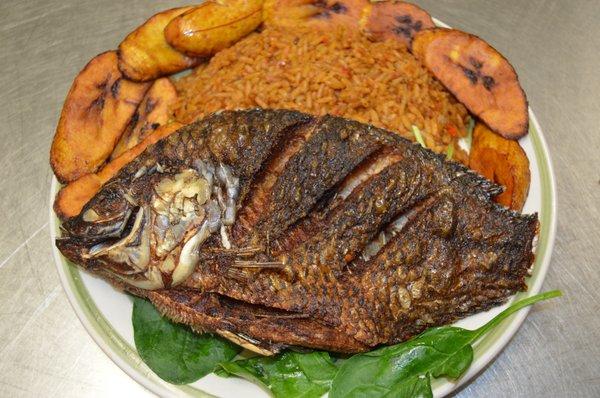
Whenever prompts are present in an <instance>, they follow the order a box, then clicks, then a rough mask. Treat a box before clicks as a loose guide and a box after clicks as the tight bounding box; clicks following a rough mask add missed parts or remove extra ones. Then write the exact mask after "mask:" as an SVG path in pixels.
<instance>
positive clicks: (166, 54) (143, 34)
mask: <svg viewBox="0 0 600 398" xmlns="http://www.w3.org/2000/svg"><path fill="white" fill-rule="evenodd" d="M191 9H193V7H181V8H173V9H171V10H167V11H163V12H159V13H158V14H156V15H154V16H152V17H151V18H150V19H148V20H147V21H146V22H144V23H143V24H142V25H141V26H140V27H138V28H137V29H136V30H134V31H133V32H131V33H130V34H129V35H128V36H127V37H126V38H125V40H123V41H122V42H121V44H119V68H120V69H121V72H123V74H124V75H125V76H127V78H128V79H131V80H135V81H148V80H154V79H156V78H158V77H161V76H166V75H170V74H172V73H176V72H180V71H182V70H185V69H188V68H191V67H193V66H196V65H198V64H199V63H200V62H201V61H202V59H200V58H194V57H188V56H187V55H185V54H182V53H180V52H179V51H177V50H175V49H174V48H173V47H171V46H170V45H169V43H167V40H166V39H165V35H164V29H165V26H167V25H168V24H169V22H171V21H172V20H173V18H175V17H177V16H179V15H181V14H183V13H184V12H186V11H189V10H191Z"/></svg>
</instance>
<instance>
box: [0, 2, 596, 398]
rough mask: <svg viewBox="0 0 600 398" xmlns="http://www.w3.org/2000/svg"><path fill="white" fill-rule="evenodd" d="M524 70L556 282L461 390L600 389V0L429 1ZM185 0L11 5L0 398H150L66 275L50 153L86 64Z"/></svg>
mask: <svg viewBox="0 0 600 398" xmlns="http://www.w3.org/2000/svg"><path fill="white" fill-rule="evenodd" d="M416 2H417V3H418V4H420V5H421V6H422V7H423V8H425V9H426V10H428V11H429V12H430V13H431V14H432V15H433V16H435V17H437V18H439V19H441V20H442V21H444V22H446V23H448V24H450V25H451V26H453V27H456V28H459V29H462V30H465V31H467V32H472V33H474V34H477V35H479V36H481V37H482V38H484V39H485V40H487V41H488V42H489V43H491V44H492V45H493V46H495V47H496V48H497V49H499V50H500V51H501V52H502V53H503V54H504V55H505V56H506V57H507V58H508V59H509V60H511V62H512V64H513V65H514V66H515V68H516V70H517V71H518V73H519V76H520V79H521V82H522V84H523V86H524V88H525V90H526V92H527V94H528V97H529V100H530V105H531V106H532V108H533V109H534V111H535V113H536V115H537V117H538V119H539V121H540V123H541V125H542V128H543V130H544V132H545V134H546V139H547V140H548V144H549V147H550V151H551V155H552V159H553V164H554V169H555V172H556V177H557V184H558V230H557V239H556V246H555V248H554V254H553V256H552V263H551V266H550V270H549V272H548V275H547V278H546V281H545V283H544V287H543V289H544V290H549V289H561V290H563V292H564V293H565V296H564V297H563V298H562V299H560V301H559V302H558V303H559V304H557V301H553V302H551V303H550V302H549V303H542V304H540V305H536V306H535V307H534V308H533V309H532V311H531V312H530V314H529V316H528V318H527V319H526V321H525V323H524V324H523V326H522V327H521V329H520V330H519V331H518V332H517V334H516V335H515V337H514V338H513V340H512V341H511V342H510V344H509V345H508V346H507V347H506V349H505V350H504V351H503V352H502V353H501V354H500V355H499V356H498V358H497V359H496V360H495V361H494V362H493V363H492V364H491V365H490V366H489V367H488V368H487V369H486V370H484V371H483V372H482V373H481V374H480V375H479V377H478V378H477V379H475V380H473V381H472V382H471V383H470V384H469V385H467V386H466V387H465V388H463V389H462V390H461V391H460V392H458V393H457V395H458V396H460V397H479V396H487V397H506V396H510V397H531V396H544V397H562V396H569V397H592V396H600V344H598V341H600V316H599V315H598V314H599V313H600V95H599V92H600V66H599V65H600V22H599V17H600V1H597V0H587V1H586V0H579V1H558V0H529V1H519V0H505V1H477V0H421V1H416ZM182 4H186V3H184V2H182V1H142V0H134V1H114V0H93V1H92V0H44V1H42V0H3V1H1V2H0V54H1V55H0V88H1V89H2V90H1V92H0V166H1V167H0V192H1V193H0V220H2V222H0V286H2V290H1V291H0V375H1V376H0V396H11V397H12V396H56V397H71V396H72V397H79V396H113V395H119V396H120V395H124V396H130V397H134V396H136V397H137V396H150V395H151V394H150V393H149V392H147V391H146V390H145V389H144V388H143V387H141V386H140V385H138V384H137V383H136V382H135V381H134V380H132V379H130V378H129V377H128V376H127V375H126V374H125V373H124V372H123V371H121V370H120V369H119V368H118V367H117V366H116V365H115V364H113V363H112V362H111V360H110V359H109V358H108V357H107V356H106V355H105V354H104V353H103V352H102V351H101V350H100V349H99V348H98V346H96V344H95V343H94V342H93V340H92V339H91V337H89V335H88V334H87V333H86V331H85V330H84V328H83V326H82V325H81V324H80V322H79V320H78V319H77V317H76V316H75V313H74V312H73V310H72V309H71V306H70V305H69V303H68V301H67V298H66V296H65V293H64V292H63V289H62V287H61V285H60V282H59V280H58V275H57V273H56V270H55V267H54V261H53V259H52V254H51V243H50V237H49V227H48V205H49V187H50V180H51V176H52V172H51V170H50V168H49V166H48V150H49V146H50V142H51V139H52V135H53V133H54V128H55V126H56V123H57V120H58V116H59V112H60V108H61V105H62V102H63V100H64V98H65V95H66V92H67V90H68V89H69V87H70V85H71V82H72V80H73V78H74V77H75V75H76V74H77V72H78V71H79V70H80V69H81V68H82V67H83V66H84V65H85V64H86V63H87V62H88V61H89V59H91V58H92V57H93V56H94V55H95V54H97V53H100V52H102V51H105V50H107V49H111V48H115V47H116V46H117V45H118V43H119V42H120V40H121V39H122V38H123V37H124V36H125V34H126V33H127V32H129V31H131V30H132V29H133V28H135V27H136V26H137V25H139V24H140V23H141V22H142V21H144V20H145V19H146V18H147V17H149V16H150V15H152V14H153V13H154V12H156V11H159V10H163V9H166V8H171V7H174V6H177V5H182Z"/></svg>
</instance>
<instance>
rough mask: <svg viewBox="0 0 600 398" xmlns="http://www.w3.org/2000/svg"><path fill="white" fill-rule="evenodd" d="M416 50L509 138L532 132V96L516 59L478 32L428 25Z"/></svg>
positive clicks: (454, 90) (415, 43) (473, 108)
mask: <svg viewBox="0 0 600 398" xmlns="http://www.w3.org/2000/svg"><path fill="white" fill-rule="evenodd" d="M412 52H413V55H415V56H416V57H417V58H418V59H420V60H421V62H423V64H424V65H425V66H426V67H427V68H428V69H429V70H430V71H431V72H432V73H433V75H434V76H435V77H436V78H437V79H438V80H440V82H442V84H443V85H444V86H446V88H447V89H448V90H449V91H450V92H452V94H454V95H455V96H456V98H457V99H458V100H459V101H460V102H462V103H463V104H464V105H465V106H466V107H467V108H468V109H469V110H470V111H471V112H472V113H473V114H475V115H477V116H478V117H479V118H480V119H481V120H482V121H483V122H485V123H486V124H487V125H488V127H490V128H491V129H492V130H493V131H495V132H496V133H498V134H500V135H501V136H503V137H504V138H508V139H511V140H517V139H519V138H521V137H523V136H524V135H526V134H527V131H528V129H529V116H528V107H527V98H526V96H525V92H524V91H523V89H522V88H521V85H520V84H519V78H518V76H517V74H516V72H515V70H514V68H513V67H512V65H511V64H510V63H509V62H508V61H507V60H506V58H504V57H503V56H502V54H500V53H499V52H498V51H496V49H494V48H493V47H491V46H490V45H489V44H487V43H486V42H485V41H483V40H482V39H480V38H479V37H477V36H473V35H471V34H468V33H465V32H461V31H458V30H455V29H439V28H436V29H432V30H422V31H421V32H418V33H416V34H415V36H414V38H413V41H412Z"/></svg>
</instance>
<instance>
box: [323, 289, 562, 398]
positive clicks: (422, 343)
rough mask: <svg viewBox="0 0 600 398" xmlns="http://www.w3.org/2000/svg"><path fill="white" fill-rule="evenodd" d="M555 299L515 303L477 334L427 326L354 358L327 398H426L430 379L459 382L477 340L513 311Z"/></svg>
mask: <svg viewBox="0 0 600 398" xmlns="http://www.w3.org/2000/svg"><path fill="white" fill-rule="evenodd" d="M560 295H561V292H560V291H557V290H553V291H550V292H546V293H542V294H538V295H535V296H532V297H529V298H526V299H523V300H521V301H518V302H516V303H514V304H513V305H511V306H510V307H508V308H507V309H505V310H504V311H502V312H501V313H500V314H498V315H497V316H496V317H494V318H493V319H492V320H490V321H489V322H488V323H486V324H485V325H483V326H482V327H480V328H479V329H476V330H466V329H462V328H458V327H454V326H442V327H436V328H431V329H428V330H426V331H425V332H423V333H422V334H420V335H419V336H417V337H415V338H413V339H411V340H408V341H406V342H404V343H401V344H397V345H394V346H389V347H383V348H380V349H377V350H374V351H371V352H367V353H364V354H358V355H355V356H353V357H352V358H350V359H348V360H347V361H345V362H344V363H343V364H342V366H341V367H340V369H339V371H338V373H337V375H336V376H335V378H334V379H333V383H332V386H331V391H330V392H329V397H330V398H339V397H431V396H433V393H432V390H431V378H432V377H434V378H438V377H448V378H451V379H457V378H459V377H460V376H461V375H462V374H463V373H464V372H465V371H466V370H467V369H468V368H469V366H470V365H471V362H472V361H473V346H472V344H473V343H474V342H475V341H477V340H478V339H479V338H480V337H481V336H483V335H484V334H486V333H487V332H489V331H490V330H491V329H493V328H494V327H495V326H497V325H498V324H499V323H500V322H502V321H503V320H504V319H506V318H507V317H508V316H510V315H512V314H513V313H515V312H516V311H518V310H520V309H522V308H524V307H527V306H529V305H531V304H534V303H536V302H538V301H541V300H546V299H550V298H553V297H558V296H560Z"/></svg>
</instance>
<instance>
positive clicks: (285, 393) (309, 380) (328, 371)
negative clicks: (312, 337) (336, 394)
mask: <svg viewBox="0 0 600 398" xmlns="http://www.w3.org/2000/svg"><path fill="white" fill-rule="evenodd" d="M221 368H222V369H223V370H219V371H217V372H216V373H217V374H218V375H220V376H224V375H228V374H233V375H236V376H239V377H243V378H244V379H247V380H250V381H252V382H255V383H257V384H259V385H261V386H262V387H264V388H266V389H268V390H269V391H270V392H271V393H272V394H273V395H274V396H275V397H278V398H279V397H286V398H311V397H315V398H316V397H320V396H322V395H323V394H325V393H326V392H327V391H328V390H329V387H330V386H331V381H332V380H333V377H334V376H335V374H336V372H337V367H336V366H335V364H334V363H333V361H332V360H331V358H330V356H329V354H328V353H326V352H312V353H308V354H301V353H296V352H285V353H283V354H280V355H277V356H275V357H254V358H250V359H244V360H241V361H233V362H224V363H221Z"/></svg>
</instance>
